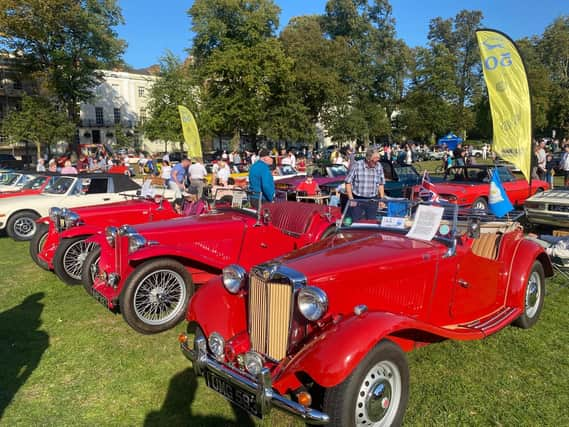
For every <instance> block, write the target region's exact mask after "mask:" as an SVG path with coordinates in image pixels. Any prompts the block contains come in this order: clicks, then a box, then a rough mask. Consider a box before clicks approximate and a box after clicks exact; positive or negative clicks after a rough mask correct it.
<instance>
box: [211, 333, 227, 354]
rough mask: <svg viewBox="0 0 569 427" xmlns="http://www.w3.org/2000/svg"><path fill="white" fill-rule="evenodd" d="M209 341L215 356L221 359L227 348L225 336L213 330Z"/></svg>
mask: <svg viewBox="0 0 569 427" xmlns="http://www.w3.org/2000/svg"><path fill="white" fill-rule="evenodd" d="M207 343H208V345H209V349H210V350H211V352H212V353H213V355H214V356H215V358H216V359H221V358H222V357H223V354H224V350H225V340H224V339H223V337H222V336H221V335H219V334H218V333H217V332H213V333H212V334H211V335H210V336H209V338H208V340H207Z"/></svg>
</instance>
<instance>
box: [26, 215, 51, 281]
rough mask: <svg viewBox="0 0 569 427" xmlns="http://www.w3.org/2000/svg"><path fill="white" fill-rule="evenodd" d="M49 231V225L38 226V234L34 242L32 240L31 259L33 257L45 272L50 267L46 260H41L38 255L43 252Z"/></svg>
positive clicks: (36, 233)
mask: <svg viewBox="0 0 569 427" xmlns="http://www.w3.org/2000/svg"><path fill="white" fill-rule="evenodd" d="M48 231H49V225H47V224H38V225H37V229H36V232H35V233H34V236H33V237H32V240H30V257H32V260H33V261H34V262H35V263H36V264H37V265H38V266H39V267H41V268H43V269H44V270H49V265H48V263H47V262H45V261H44V260H42V259H40V258H39V256H38V255H39V254H40V252H41V251H42V250H43V245H44V244H45V240H46V239H47V233H48Z"/></svg>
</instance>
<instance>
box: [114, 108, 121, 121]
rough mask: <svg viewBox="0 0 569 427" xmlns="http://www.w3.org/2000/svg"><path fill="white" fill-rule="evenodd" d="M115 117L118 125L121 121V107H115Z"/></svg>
mask: <svg viewBox="0 0 569 427" xmlns="http://www.w3.org/2000/svg"><path fill="white" fill-rule="evenodd" d="M113 117H114V119H115V125H118V124H119V123H120V122H121V109H120V108H115V109H114V110H113Z"/></svg>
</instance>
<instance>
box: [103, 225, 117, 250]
mask: <svg viewBox="0 0 569 427" xmlns="http://www.w3.org/2000/svg"><path fill="white" fill-rule="evenodd" d="M118 234H119V229H118V228H117V227H113V226H111V227H107V229H106V230H105V238H106V239H107V243H108V244H109V246H110V247H111V248H114V247H115V241H116V240H117V236H118Z"/></svg>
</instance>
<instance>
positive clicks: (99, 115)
mask: <svg viewBox="0 0 569 427" xmlns="http://www.w3.org/2000/svg"><path fill="white" fill-rule="evenodd" d="M95 123H97V124H98V125H102V124H103V123H104V120H103V107H95Z"/></svg>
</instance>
